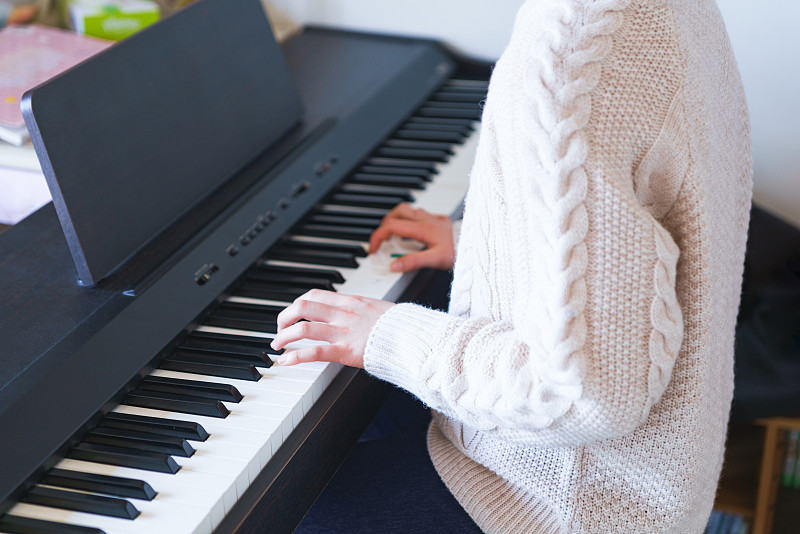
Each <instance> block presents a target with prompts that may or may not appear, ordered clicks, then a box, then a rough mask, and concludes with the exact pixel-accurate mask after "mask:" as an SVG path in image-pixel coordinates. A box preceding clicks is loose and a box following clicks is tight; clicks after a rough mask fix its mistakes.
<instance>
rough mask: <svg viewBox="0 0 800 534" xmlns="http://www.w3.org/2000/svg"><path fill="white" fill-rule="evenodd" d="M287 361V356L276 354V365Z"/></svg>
mask: <svg viewBox="0 0 800 534" xmlns="http://www.w3.org/2000/svg"><path fill="white" fill-rule="evenodd" d="M287 361H289V357H288V356H278V365H285V364H286V362H287Z"/></svg>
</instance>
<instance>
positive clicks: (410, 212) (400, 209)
mask: <svg viewBox="0 0 800 534" xmlns="http://www.w3.org/2000/svg"><path fill="white" fill-rule="evenodd" d="M429 215H430V214H429V213H428V212H427V211H425V210H424V209H422V208H415V207H414V206H412V205H411V204H409V203H407V202H403V203H402V204H398V205H397V206H395V207H394V208H392V210H391V211H390V212H389V213H387V214H386V215H385V216H384V217H383V220H384V221H386V220H392V219H406V220H410V221H419V220H422V219H424V218H425V217H427V216H429Z"/></svg>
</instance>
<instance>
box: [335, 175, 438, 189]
mask: <svg viewBox="0 0 800 534" xmlns="http://www.w3.org/2000/svg"><path fill="white" fill-rule="evenodd" d="M347 180H348V182H351V183H354V184H365V185H387V186H391V187H405V188H407V189H425V188H426V187H427V181H426V180H425V179H424V178H419V177H416V176H402V175H391V174H372V173H365V172H358V173H356V174H354V175H352V176H350V177H349V178H348V179H347Z"/></svg>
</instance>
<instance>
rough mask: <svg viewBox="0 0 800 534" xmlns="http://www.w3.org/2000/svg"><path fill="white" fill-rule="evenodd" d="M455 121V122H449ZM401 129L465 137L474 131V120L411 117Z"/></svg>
mask: <svg viewBox="0 0 800 534" xmlns="http://www.w3.org/2000/svg"><path fill="white" fill-rule="evenodd" d="M451 121H455V122H451ZM401 129H403V130H414V131H426V132H446V133H451V134H459V135H462V136H464V137H465V138H466V137H469V135H470V134H471V133H472V132H473V131H475V126H474V121H471V120H464V119H432V118H430V117H412V118H410V119H409V120H408V122H407V123H406V124H404V125H403V126H401Z"/></svg>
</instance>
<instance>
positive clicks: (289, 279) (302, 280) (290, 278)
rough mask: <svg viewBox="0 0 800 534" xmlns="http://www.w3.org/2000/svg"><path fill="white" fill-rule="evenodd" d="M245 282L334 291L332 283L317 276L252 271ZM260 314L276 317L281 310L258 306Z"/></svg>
mask: <svg viewBox="0 0 800 534" xmlns="http://www.w3.org/2000/svg"><path fill="white" fill-rule="evenodd" d="M246 279H247V280H257V281H259V282H264V283H267V284H283V285H285V286H291V287H300V288H305V289H306V290H308V289H315V288H316V289H327V290H328V291H334V287H333V282H331V281H330V280H329V279H328V278H326V277H317V276H302V275H298V274H294V273H281V272H268V271H264V270H262V269H252V270H250V271H249V272H248V273H247V275H246ZM259 308H260V309H259V310H258V311H259V312H260V313H262V314H263V313H269V314H270V315H275V316H277V315H278V314H279V313H280V311H281V310H282V309H283V308H280V307H278V306H271V308H276V311H274V312H273V310H272V309H269V310H264V309H263V308H264V306H259Z"/></svg>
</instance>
